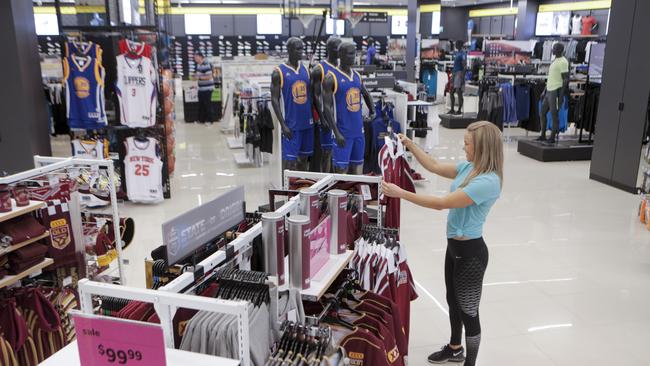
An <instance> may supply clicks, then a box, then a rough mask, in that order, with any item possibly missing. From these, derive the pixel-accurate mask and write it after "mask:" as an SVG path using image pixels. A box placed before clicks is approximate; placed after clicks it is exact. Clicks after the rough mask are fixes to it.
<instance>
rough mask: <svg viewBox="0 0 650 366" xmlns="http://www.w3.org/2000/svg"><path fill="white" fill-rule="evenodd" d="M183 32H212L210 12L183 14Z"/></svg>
mask: <svg viewBox="0 0 650 366" xmlns="http://www.w3.org/2000/svg"><path fill="white" fill-rule="evenodd" d="M184 17H185V34H187V35H209V34H212V20H211V19H210V14H185V15H184Z"/></svg>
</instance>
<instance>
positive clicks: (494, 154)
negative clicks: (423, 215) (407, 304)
mask: <svg viewBox="0 0 650 366" xmlns="http://www.w3.org/2000/svg"><path fill="white" fill-rule="evenodd" d="M464 139H465V146H464V148H463V150H465V155H466V157H467V161H463V162H460V163H458V164H456V165H454V164H445V163H439V162H437V161H436V160H435V159H433V158H431V157H430V156H429V155H427V153H425V152H424V151H423V150H422V149H420V148H419V147H418V146H417V145H415V144H414V143H413V141H411V140H410V139H408V138H406V137H405V136H403V135H400V140H401V141H402V143H403V144H404V145H405V146H406V148H408V149H409V150H410V151H411V152H412V153H413V155H415V157H416V159H417V160H418V162H420V164H421V165H422V166H423V167H424V168H425V169H427V170H428V171H430V172H433V173H435V174H437V175H439V176H441V177H445V178H449V179H453V180H454V181H453V183H452V184H451V193H450V194H448V195H447V196H444V197H435V196H425V195H419V194H415V193H411V192H408V191H405V190H403V189H401V188H399V187H398V186H396V185H394V184H391V183H386V182H383V183H382V190H383V192H384V194H385V195H387V196H389V197H396V198H403V199H405V200H407V201H410V202H413V203H415V204H417V205H419V206H422V207H428V208H432V209H434V210H445V209H449V215H448V217H447V254H446V257H445V285H446V287H447V304H449V321H450V323H451V341H450V342H449V344H447V345H445V346H444V347H442V349H441V350H440V351H438V352H435V353H433V354H431V355H430V356H429V358H428V360H429V362H430V363H444V362H462V361H465V366H474V365H475V363H476V356H477V354H478V348H479V344H480V342H481V324H480V322H479V312H478V306H479V302H480V300H481V289H482V287H483V275H484V274H485V269H486V268H487V263H488V249H487V246H486V245H485V242H484V241H483V237H482V232H483V223H485V219H486V217H487V214H488V212H489V211H490V208H491V207H492V205H494V203H495V202H496V200H497V199H498V198H499V196H500V194H501V185H502V183H503V143H502V137H501V132H500V131H499V129H498V128H497V127H496V126H495V125H494V124H492V123H490V122H485V121H482V122H475V123H472V124H471V125H469V127H467V133H466V134H465V138H464ZM463 325H464V326H465V346H466V347H467V357H465V355H464V349H463V347H462V345H461V335H462V332H463Z"/></svg>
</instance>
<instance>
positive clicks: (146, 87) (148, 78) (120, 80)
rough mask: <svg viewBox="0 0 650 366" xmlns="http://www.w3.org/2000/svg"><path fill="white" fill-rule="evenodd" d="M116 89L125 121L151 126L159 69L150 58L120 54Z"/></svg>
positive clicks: (122, 117)
mask: <svg viewBox="0 0 650 366" xmlns="http://www.w3.org/2000/svg"><path fill="white" fill-rule="evenodd" d="M115 93H116V94H117V97H118V100H119V102H120V121H121V123H122V124H123V125H127V126H129V127H149V126H153V125H154V124H155V123H156V70H155V69H154V67H153V64H152V63H151V60H150V59H149V58H147V57H143V56H141V57H137V58H132V57H129V56H128V55H119V56H117V82H116V85H115Z"/></svg>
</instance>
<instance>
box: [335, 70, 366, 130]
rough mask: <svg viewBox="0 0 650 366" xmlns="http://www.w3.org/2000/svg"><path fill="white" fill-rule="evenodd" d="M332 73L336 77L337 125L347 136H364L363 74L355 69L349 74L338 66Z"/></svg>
mask: <svg viewBox="0 0 650 366" xmlns="http://www.w3.org/2000/svg"><path fill="white" fill-rule="evenodd" d="M330 73H331V74H332V76H333V77H334V106H335V107H336V126H337V127H338V129H339V131H340V132H341V134H342V135H343V136H344V137H345V138H352V137H359V136H363V117H362V115H361V113H362V111H361V76H360V75H359V73H357V72H356V71H354V70H353V71H352V75H350V76H348V75H347V74H346V73H344V72H343V71H341V70H340V69H339V68H336V67H335V68H333V69H332V70H330Z"/></svg>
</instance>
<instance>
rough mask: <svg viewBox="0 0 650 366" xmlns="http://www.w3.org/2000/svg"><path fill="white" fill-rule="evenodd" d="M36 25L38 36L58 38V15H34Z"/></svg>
mask: <svg viewBox="0 0 650 366" xmlns="http://www.w3.org/2000/svg"><path fill="white" fill-rule="evenodd" d="M34 25H35V27H36V35H38V36H58V35H59V23H58V22H57V20H56V14H34Z"/></svg>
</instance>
